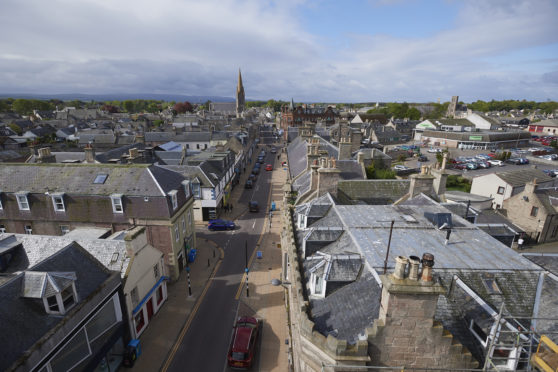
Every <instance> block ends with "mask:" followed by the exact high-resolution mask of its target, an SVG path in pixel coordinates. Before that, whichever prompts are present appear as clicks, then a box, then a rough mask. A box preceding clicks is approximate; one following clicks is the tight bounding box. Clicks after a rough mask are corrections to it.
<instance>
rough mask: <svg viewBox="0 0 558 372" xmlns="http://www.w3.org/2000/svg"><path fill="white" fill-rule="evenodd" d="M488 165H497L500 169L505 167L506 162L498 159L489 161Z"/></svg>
mask: <svg viewBox="0 0 558 372" xmlns="http://www.w3.org/2000/svg"><path fill="white" fill-rule="evenodd" d="M488 163H489V164H490V165H495V166H498V167H501V166H503V165H504V162H503V161H502V160H497V159H491V160H489V161H488Z"/></svg>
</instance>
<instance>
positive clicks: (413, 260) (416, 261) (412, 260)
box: [409, 256, 420, 280]
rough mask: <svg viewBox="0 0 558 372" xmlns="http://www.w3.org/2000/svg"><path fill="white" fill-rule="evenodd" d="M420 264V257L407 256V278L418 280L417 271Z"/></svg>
mask: <svg viewBox="0 0 558 372" xmlns="http://www.w3.org/2000/svg"><path fill="white" fill-rule="evenodd" d="M419 266H420V258H418V257H417V256H410V257H409V279H411V280H418V272H419Z"/></svg>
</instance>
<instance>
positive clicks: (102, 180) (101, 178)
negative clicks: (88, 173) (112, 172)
mask: <svg viewBox="0 0 558 372" xmlns="http://www.w3.org/2000/svg"><path fill="white" fill-rule="evenodd" d="M107 177H108V174H98V175H97V176H96V177H95V179H94V180H93V183H96V184H103V183H105V181H106V180H107Z"/></svg>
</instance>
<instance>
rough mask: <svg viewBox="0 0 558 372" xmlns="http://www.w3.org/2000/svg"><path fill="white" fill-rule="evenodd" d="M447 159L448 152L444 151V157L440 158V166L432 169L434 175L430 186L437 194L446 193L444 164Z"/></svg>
mask: <svg viewBox="0 0 558 372" xmlns="http://www.w3.org/2000/svg"><path fill="white" fill-rule="evenodd" d="M447 161H448V154H447V153H444V159H443V160H442V168H441V169H435V170H433V171H432V175H433V176H434V181H433V184H432V186H433V187H434V192H435V193H436V194H437V195H438V196H441V195H444V194H445V193H446V183H447V180H448V172H447V171H446V164H447Z"/></svg>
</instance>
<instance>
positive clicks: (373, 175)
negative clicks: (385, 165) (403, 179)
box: [365, 164, 396, 180]
mask: <svg viewBox="0 0 558 372" xmlns="http://www.w3.org/2000/svg"><path fill="white" fill-rule="evenodd" d="M365 170H366V178H367V179H369V180H372V179H395V178H396V177H395V172H394V171H393V170H391V169H382V168H377V167H376V166H375V165H374V164H371V165H370V166H368V167H366V169H365Z"/></svg>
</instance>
